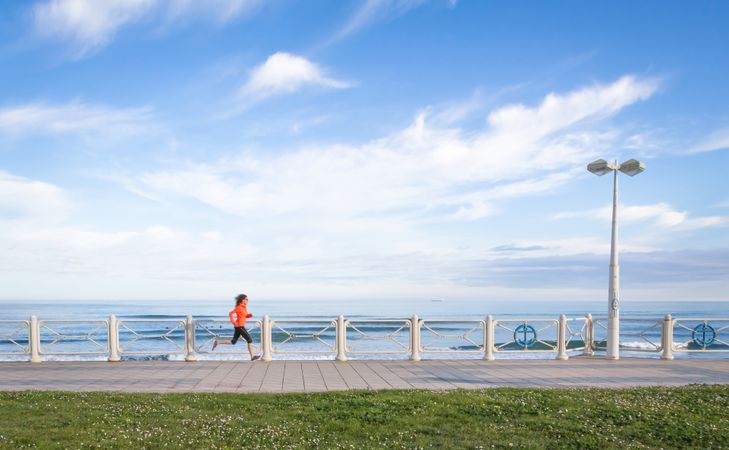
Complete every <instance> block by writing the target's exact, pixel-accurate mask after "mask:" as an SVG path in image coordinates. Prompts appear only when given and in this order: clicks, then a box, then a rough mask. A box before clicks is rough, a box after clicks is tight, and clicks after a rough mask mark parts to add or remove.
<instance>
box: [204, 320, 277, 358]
mask: <svg viewBox="0 0 729 450" xmlns="http://www.w3.org/2000/svg"><path fill="white" fill-rule="evenodd" d="M207 323H220V324H226V325H228V326H227V327H225V329H226V331H225V334H222V333H216V332H215V329H214V328H211V327H209V326H206V325H205V324H207ZM261 323H262V322H261V320H258V319H255V320H248V321H247V322H246V327H247V328H246V329H247V330H248V332H249V333H250V334H251V338H253V333H252V332H253V331H254V330H258V335H259V338H258V345H256V340H255V339H254V340H253V349H254V353H258V352H260V347H261V335H262V331H263V328H262V327H261ZM249 324H253V326H251V327H248V325H249ZM231 326H232V325H231V324H230V320H229V319H197V320H195V321H194V335H193V337H192V339H193V342H194V348H195V353H203V354H205V353H215V354H222V355H232V354H235V355H237V354H241V353H248V348H247V347H246V346H242V347H239V348H238V349H236V348H235V346H232V345H231V346H230V348H231V349H230V350H224V349H221V347H225V348H227V347H228V346H220V347H218V348H217V349H216V350H215V351H214V352H213V351H212V350H210V348H211V346H212V344H213V341H214V340H230V339H232V337H233V336H231V334H230V327H231ZM219 329H222V327H220V328H219ZM198 331H202V332H203V335H204V341H202V342H199V340H198V333H197V332H198Z"/></svg>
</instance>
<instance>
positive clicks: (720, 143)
mask: <svg viewBox="0 0 729 450" xmlns="http://www.w3.org/2000/svg"><path fill="white" fill-rule="evenodd" d="M726 148H729V127H727V128H722V129H719V130H716V131H714V132H713V133H711V134H709V135H708V136H707V137H705V138H704V139H702V140H701V141H700V142H698V143H697V144H696V145H694V146H693V147H691V148H690V149H689V153H701V152H711V151H715V150H722V149H726Z"/></svg>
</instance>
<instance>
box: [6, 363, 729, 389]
mask: <svg viewBox="0 0 729 450" xmlns="http://www.w3.org/2000/svg"><path fill="white" fill-rule="evenodd" d="M691 383H709V384H729V360H726V359H724V360H676V361H662V360H657V359H628V358H624V359H621V360H620V361H606V360H603V359H597V358H582V357H580V358H572V359H570V360H569V361H554V360H526V361H525V360H500V361H493V362H485V361H480V360H466V361H464V360H460V361H453V360H450V361H421V362H411V361H348V362H335V361H273V362H269V363H266V362H261V361H256V362H234V361H203V362H195V363H186V362H166V361H144V362H142V361H128V362H118V363H106V362H44V363H40V364H30V363H27V362H3V363H0V390H4V391H8V390H29V389H30V390H64V391H123V392H320V391H341V390H347V389H412V388H419V389H456V388H468V389H472V388H489V387H502V386H510V387H577V386H586V387H587V386H594V387H630V386H650V385H670V386H677V385H685V384H691Z"/></svg>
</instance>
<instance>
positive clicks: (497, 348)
mask: <svg viewBox="0 0 729 450" xmlns="http://www.w3.org/2000/svg"><path fill="white" fill-rule="evenodd" d="M504 323H511V324H519V325H517V326H514V327H513V328H509V327H507V326H505V325H502V324H504ZM537 323H542V324H545V325H544V326H543V327H541V328H534V327H531V324H537ZM522 326H523V327H524V333H525V336H526V333H527V332H528V330H529V329H528V328H527V327H531V331H530V333H532V332H533V333H534V339H532V340H529V341H527V340H526V337H525V339H524V342H520V341H518V340H517V339H516V337H515V336H516V335H517V334H518V329H519V328H520V327H522ZM552 327H554V331H555V336H554V344H552V343H551V342H548V341H545V340H543V339H540V338H539V334H540V333H541V332H542V331H546V330H548V329H550V328H552ZM494 328H495V329H502V330H506V331H509V332H510V333H512V336H514V338H513V339H511V340H510V341H506V342H503V343H501V344H496V343H494V352H499V353H517V352H541V353H544V352H556V351H559V342H558V340H559V337H558V334H559V320H556V319H504V320H501V319H499V320H494ZM534 344H541V345H542V346H544V347H546V348H541V349H532V348H530V347H532V346H533V345H534ZM509 346H512V347H517V348H514V349H512V348H509Z"/></svg>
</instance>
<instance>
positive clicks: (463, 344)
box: [0, 314, 729, 362]
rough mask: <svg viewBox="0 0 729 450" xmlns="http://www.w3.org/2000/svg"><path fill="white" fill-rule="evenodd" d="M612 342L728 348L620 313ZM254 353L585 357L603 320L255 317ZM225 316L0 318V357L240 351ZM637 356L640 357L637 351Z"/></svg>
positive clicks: (667, 355)
mask: <svg viewBox="0 0 729 450" xmlns="http://www.w3.org/2000/svg"><path fill="white" fill-rule="evenodd" d="M620 323H621V332H620V348H621V349H622V350H624V351H629V352H641V353H653V354H660V356H661V357H662V358H663V359H673V353H674V352H701V353H705V354H712V353H718V352H729V318H715V319H706V318H679V319H675V318H672V317H671V316H670V315H666V316H665V317H664V318H663V319H662V320H660V319H651V318H636V317H625V318H621V321H620ZM247 328H248V330H249V333H250V334H251V337H252V339H253V344H254V351H255V352H257V353H261V356H262V359H263V360H265V361H270V360H271V359H273V357H274V356H277V357H282V358H291V357H295V355H300V356H303V357H310V356H311V355H317V356H320V357H321V356H323V357H330V358H331V357H334V358H336V359H337V360H339V361H344V360H346V359H347V358H348V357H363V356H364V355H370V356H373V357H377V356H378V355H393V356H394V357H397V356H401V357H409V359H411V360H415V361H418V360H420V359H421V357H422V355H431V356H432V357H436V356H437V355H439V354H440V355H454V356H458V355H464V356H465V355H471V357H473V356H477V357H482V358H483V359H485V360H493V359H495V355H505V357H507V356H508V355H509V354H515V353H520V354H524V353H531V354H535V355H536V354H538V355H549V354H552V355H554V357H555V358H556V359H567V358H568V352H569V353H570V354H574V353H576V352H582V353H583V354H586V355H591V354H594V353H596V352H602V351H604V350H605V341H606V332H607V320H606V319H605V318H602V317H597V318H593V317H592V316H591V315H590V314H588V315H587V316H585V317H572V318H567V317H565V316H564V315H562V316H560V317H559V318H558V319H543V318H537V319H515V318H504V319H494V318H493V317H492V316H490V315H489V316H487V317H486V319H485V320H482V319H438V318H426V319H420V318H418V316H413V317H411V318H407V319H406V318H400V319H349V320H345V318H344V316H339V317H338V318H336V319H307V320H303V319H277V320H271V319H269V317H268V316H264V317H263V318H262V320H255V319H254V320H250V321H249V322H248V326H247ZM231 331H232V327H231V326H230V324H229V321H228V320H225V319H197V320H195V319H193V317H191V316H187V317H186V318H179V319H137V318H129V319H117V318H116V317H115V316H110V317H109V318H108V319H93V320H38V319H37V318H36V317H35V316H32V317H31V318H30V320H0V355H3V356H12V357H13V358H15V359H18V358H20V359H22V358H28V359H29V360H30V361H32V362H40V361H42V360H43V358H42V357H46V359H47V357H49V356H56V355H61V356H68V355H79V356H83V355H88V356H96V357H98V356H102V357H103V356H106V357H107V359H108V360H109V361H119V360H120V359H122V358H123V357H127V358H130V357H135V356H138V355H152V356H154V355H161V356H162V357H163V358H166V357H169V356H170V355H184V359H185V360H186V361H195V360H197V359H198V356H201V357H202V356H204V357H206V358H210V357H213V356H212V355H215V354H223V355H243V354H244V353H246V350H247V348H246V346H238V347H234V346H226V347H222V348H221V347H218V349H217V350H216V351H215V352H213V351H212V343H213V341H214V340H229V339H230V338H231ZM636 354H640V353H636Z"/></svg>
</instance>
